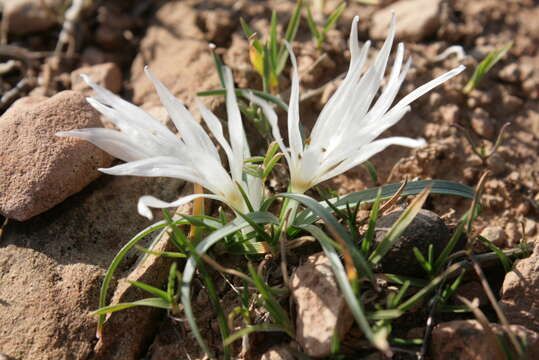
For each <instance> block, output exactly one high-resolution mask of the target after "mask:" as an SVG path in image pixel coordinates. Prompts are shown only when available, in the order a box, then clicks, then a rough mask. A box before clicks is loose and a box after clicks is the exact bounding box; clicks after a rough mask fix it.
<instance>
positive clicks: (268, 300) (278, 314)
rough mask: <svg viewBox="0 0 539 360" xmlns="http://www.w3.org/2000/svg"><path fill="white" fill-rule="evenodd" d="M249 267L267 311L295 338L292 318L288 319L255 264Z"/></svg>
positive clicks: (249, 264)
mask: <svg viewBox="0 0 539 360" xmlns="http://www.w3.org/2000/svg"><path fill="white" fill-rule="evenodd" d="M247 267H248V268H249V273H250V274H251V278H252V279H253V281H254V283H255V286H256V288H257V289H258V292H259V293H260V296H261V297H262V300H263V302H264V307H265V308H266V310H267V311H268V312H269V313H270V315H271V317H272V318H273V320H275V321H276V322H277V324H278V325H279V327H280V328H281V329H282V330H283V331H284V332H286V333H287V334H288V335H290V336H291V337H294V327H293V325H292V322H291V321H290V318H289V317H288V314H287V312H286V310H285V309H283V307H282V306H281V305H280V304H279V302H278V301H277V299H275V297H274V296H273V294H272V293H271V290H270V289H269V287H268V285H267V284H266V283H265V282H264V280H263V279H262V278H261V277H260V275H258V273H257V271H256V269H255V267H254V266H253V264H251V263H248V265H247Z"/></svg>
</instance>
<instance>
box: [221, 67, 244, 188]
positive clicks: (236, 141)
mask: <svg viewBox="0 0 539 360" xmlns="http://www.w3.org/2000/svg"><path fill="white" fill-rule="evenodd" d="M224 70H225V71H224V80H225V87H226V111H227V114H228V136H229V138H230V145H231V146H232V152H233V153H234V162H233V163H231V164H230V170H231V173H232V178H233V179H234V180H236V181H241V176H242V173H243V161H244V160H245V159H246V158H247V157H249V156H250V152H249V146H248V145H247V139H246V136H245V130H244V129H243V123H242V120H241V113H240V109H239V107H238V101H237V99H236V92H235V91H234V79H233V78H232V71H231V70H230V69H229V68H228V67H225V69H224Z"/></svg>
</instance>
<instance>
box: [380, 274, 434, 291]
mask: <svg viewBox="0 0 539 360" xmlns="http://www.w3.org/2000/svg"><path fill="white" fill-rule="evenodd" d="M382 275H383V277H384V278H385V280H387V281H389V282H391V283H394V284H399V285H404V284H405V283H406V282H409V283H410V285H411V286H413V287H417V288H422V287H425V286H427V285H428V283H429V281H428V280H425V279H419V278H414V277H410V276H404V275H398V274H387V273H385V274H382Z"/></svg>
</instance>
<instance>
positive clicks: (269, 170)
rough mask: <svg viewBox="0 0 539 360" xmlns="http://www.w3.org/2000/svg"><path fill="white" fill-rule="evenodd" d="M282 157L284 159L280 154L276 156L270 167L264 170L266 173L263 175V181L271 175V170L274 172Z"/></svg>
mask: <svg viewBox="0 0 539 360" xmlns="http://www.w3.org/2000/svg"><path fill="white" fill-rule="evenodd" d="M282 157H283V154H281V153H279V154H275V156H274V157H273V158H271V160H270V161H269V163H268V165H267V166H266V168H265V169H264V172H263V173H262V179H263V180H266V179H267V177H268V176H269V174H270V173H271V170H273V167H274V166H275V165H276V164H277V163H278V162H279V160H281V158H282Z"/></svg>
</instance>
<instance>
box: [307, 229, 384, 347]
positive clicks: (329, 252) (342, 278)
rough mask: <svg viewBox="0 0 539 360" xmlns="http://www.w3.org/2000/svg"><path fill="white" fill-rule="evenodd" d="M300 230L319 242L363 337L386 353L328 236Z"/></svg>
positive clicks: (313, 231)
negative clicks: (377, 339) (375, 336)
mask: <svg viewBox="0 0 539 360" xmlns="http://www.w3.org/2000/svg"><path fill="white" fill-rule="evenodd" d="M302 228H303V229H304V230H306V231H308V232H310V233H311V235H313V236H314V237H315V238H316V239H318V240H319V241H320V245H321V246H322V249H323V250H324V253H325V254H326V256H327V257H328V259H329V261H330V263H331V267H332V269H333V273H334V274H335V279H336V280H337V283H338V284H339V287H340V289H341V291H342V294H343V296H344V299H345V300H346V303H347V304H348V307H349V308H350V311H351V312H352V315H353V316H354V318H355V319H356V322H357V323H358V325H359V327H360V328H361V330H362V332H363V334H364V335H365V337H366V338H367V339H368V340H369V341H370V342H371V343H372V344H373V345H374V346H375V347H376V348H378V349H379V350H381V351H383V352H387V351H388V349H389V345H388V344H387V342H384V341H378V342H376V340H375V338H374V333H373V331H372V329H371V326H370V325H369V321H368V320H367V316H366V315H365V311H364V310H363V306H362V305H361V303H360V302H359V301H358V299H357V297H356V295H355V294H354V290H353V289H352V286H351V285H350V283H349V282H348V276H347V274H346V270H345V269H344V266H343V265H342V263H341V260H340V258H339V254H338V253H337V251H336V249H335V248H334V247H333V246H330V245H329V244H328V242H327V241H326V239H327V238H328V236H327V235H326V234H325V233H324V232H323V231H322V230H321V229H320V228H319V227H317V226H314V225H303V226H302Z"/></svg>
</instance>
